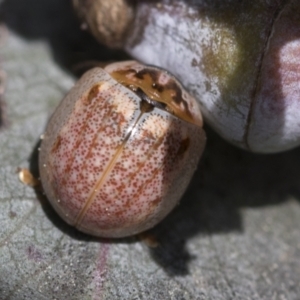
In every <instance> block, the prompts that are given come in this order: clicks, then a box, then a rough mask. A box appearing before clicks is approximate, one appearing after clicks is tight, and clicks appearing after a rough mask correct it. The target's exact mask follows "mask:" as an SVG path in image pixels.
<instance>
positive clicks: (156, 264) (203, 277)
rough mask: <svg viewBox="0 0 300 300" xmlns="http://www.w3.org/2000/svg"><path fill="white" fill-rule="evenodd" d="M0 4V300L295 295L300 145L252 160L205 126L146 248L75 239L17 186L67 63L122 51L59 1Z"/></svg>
mask: <svg viewBox="0 0 300 300" xmlns="http://www.w3.org/2000/svg"><path fill="white" fill-rule="evenodd" d="M0 5H1V6H0V13H1V19H2V23H4V24H5V26H6V27H7V28H5V26H2V27H0V47H1V48H0V68H1V71H5V73H6V77H7V81H6V91H5V94H4V95H3V96H2V97H1V100H0V101H2V102H1V105H0V113H1V116H0V121H1V122H0V124H1V129H0V225H1V226H0V299H1V300H2V299H12V300H19V299H20V300H21V299H38V300H39V299H163V300H165V299H176V300H177V299H178V300H179V299H197V300H200V299H201V300H204V299H220V300H221V299H222V300H224V299H243V300H244V299H284V300H285V299H289V300H292V299H295V300H296V299H300V286H299V281H300V206H299V199H300V174H299V170H300V149H296V150H293V151H290V152H287V153H283V154H277V155H268V156H264V155H254V154H250V153H247V152H244V151H242V150H239V149H236V148H234V147H232V146H230V145H228V144H227V143H226V142H224V141H222V140H221V139H220V138H219V137H218V136H216V135H215V134H214V133H213V132H211V131H210V130H209V129H208V128H207V132H208V145H207V148H206V151H205V153H204V157H203V159H202V160H201V163H200V164H199V167H198V171H197V172H196V174H195V177H194V179H193V181H192V183H191V185H190V188H189V189H188V191H187V193H186V194H185V196H184V198H183V199H182V201H181V203H180V205H179V206H178V207H177V208H176V209H175V211H174V212H173V213H172V214H171V215H170V216H169V217H168V218H167V219H166V220H165V221H163V222H162V223H161V224H160V225H158V226H157V227H156V228H154V230H153V233H154V234H155V235H156V236H157V238H158V240H159V242H160V246H159V247H158V248H155V249H151V248H148V247H147V246H146V245H145V244H143V243H142V242H139V241H138V240H137V239H135V238H129V239H124V240H121V241H111V240H97V239H95V238H92V237H89V236H87V235H84V234H81V233H79V232H77V231H76V230H75V229H73V228H71V227H69V226H67V225H66V224H65V223H64V222H63V221H62V220H61V219H60V218H59V217H58V216H57V215H56V214H55V212H54V211H53V210H52V208H51V206H50V205H49V203H48V202H47V199H45V198H44V197H42V196H41V195H40V194H39V193H36V192H35V191H34V190H33V189H31V188H30V187H27V186H24V185H22V184H21V183H20V182H19V181H18V177H17V174H16V169H17V167H29V168H30V169H31V170H32V171H33V172H36V171H37V170H36V162H37V151H36V148H37V145H38V141H39V136H40V134H41V133H42V132H43V129H44V127H45V125H46V122H47V119H48V118H49V116H50V114H51V112H52V111H53V109H54V107H55V106H56V105H57V103H58V102H59V101H60V99H61V98H62V97H63V95H64V94H65V93H66V92H67V91H68V89H69V88H70V87H71V86H72V84H73V82H74V79H75V78H76V75H77V74H78V72H75V70H78V68H76V67H77V66H78V65H79V63H81V62H86V61H93V60H102V61H103V60H115V59H121V58H123V57H125V54H123V53H121V52H117V51H113V52H112V51H110V50H107V49H104V48H102V47H101V46H99V45H98V44H97V43H96V42H94V41H93V40H92V38H91V37H90V36H89V35H88V34H87V33H84V32H81V31H80V30H79V23H78V22H77V21H76V18H75V17H74V16H73V14H72V10H71V6H70V3H69V1H67V0H51V1H50V0H48V1H47V0H39V1H36V0H6V1H1V0H0ZM0 87H1V85H0ZM0 90H1V89H0ZM3 100H4V102H3ZM3 103H4V104H3Z"/></svg>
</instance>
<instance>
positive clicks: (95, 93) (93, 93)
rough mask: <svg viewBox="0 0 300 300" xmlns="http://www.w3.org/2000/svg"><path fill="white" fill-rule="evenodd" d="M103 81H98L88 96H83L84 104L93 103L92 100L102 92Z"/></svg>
mask: <svg viewBox="0 0 300 300" xmlns="http://www.w3.org/2000/svg"><path fill="white" fill-rule="evenodd" d="M101 85H102V84H101V83H98V84H96V85H94V86H93V87H92V88H91V89H90V91H89V93H88V94H87V96H86V97H83V98H82V104H83V105H90V104H91V103H92V101H93V100H94V99H95V98H97V96H98V95H99V93H100V89H101Z"/></svg>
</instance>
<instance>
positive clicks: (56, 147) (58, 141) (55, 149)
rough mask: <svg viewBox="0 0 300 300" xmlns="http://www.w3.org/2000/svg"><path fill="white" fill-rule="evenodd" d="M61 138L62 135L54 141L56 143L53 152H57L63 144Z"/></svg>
mask: <svg viewBox="0 0 300 300" xmlns="http://www.w3.org/2000/svg"><path fill="white" fill-rule="evenodd" d="M61 140H62V138H61V136H60V135H59V136H58V137H57V139H56V141H55V142H54V145H53V147H52V150H51V151H52V152H56V151H57V150H58V148H59V147H60V145H61Z"/></svg>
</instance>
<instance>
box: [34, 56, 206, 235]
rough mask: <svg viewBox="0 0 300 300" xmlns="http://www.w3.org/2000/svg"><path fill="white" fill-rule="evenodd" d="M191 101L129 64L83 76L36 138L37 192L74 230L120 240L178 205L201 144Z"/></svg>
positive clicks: (152, 71) (148, 70)
mask: <svg viewBox="0 0 300 300" xmlns="http://www.w3.org/2000/svg"><path fill="white" fill-rule="evenodd" d="M202 123H203V122H202V116H201V113H200V109H199V106H198V103H197V102H196V100H195V99H194V98H193V97H192V96H190V95H189V94H188V93H187V92H186V90H185V89H184V88H183V86H182V85H181V84H180V82H179V81H178V80H177V79H176V78H175V77H174V76H173V75H171V74H170V73H168V72H167V71H165V70H163V69H160V68H157V67H153V66H144V65H142V64H140V63H138V62H136V61H126V62H121V63H114V64H110V65H108V66H106V67H105V68H104V69H102V68H98V67H97V68H94V69H92V70H90V71H88V72H87V73H85V74H84V75H83V76H82V78H81V79H80V80H79V81H78V82H77V83H76V85H75V86H74V87H73V88H72V90H71V91H70V92H69V93H68V95H67V96H66V97H65V98H64V99H63V101H62V102H61V104H60V105H59V106H58V108H57V109H56V111H55V112H54V114H53V116H52V117H51V119H50V121H49V123H48V125H47V128H46V131H45V133H44V135H43V140H42V143H41V149H40V155H39V166H40V176H41V182H42V185H43V189H44V191H45V193H46V195H47V197H48V199H49V201H50V202H51V204H52V205H53V207H54V208H55V210H56V211H57V212H58V214H59V215H60V216H61V217H62V218H63V219H64V220H65V221H66V222H67V223H69V224H71V225H73V226H75V227H76V228H78V229H79V230H80V231H83V232H85V233H88V234H92V235H95V236H100V237H115V238H118V237H124V236H129V235H134V234H137V233H140V232H142V231H145V230H147V229H149V228H151V227H153V226H154V225H155V224H157V223H158V222H159V221H161V220H162V219H163V218H164V217H165V216H166V215H167V214H168V213H169V212H170V211H171V210H172V209H173V208H174V206H175V205H176V204H177V203H178V201H179V200H180V198H181V196H182V194H183V193H184V191H185V190H186V188H187V186H188V184H189V181H190V179H191V177H192V175H193V173H194V171H195V169H196V166H197V163H198V161H199V158H200V156H201V153H202V151H203V149H204V146H205V133H204V130H203V129H202Z"/></svg>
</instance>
